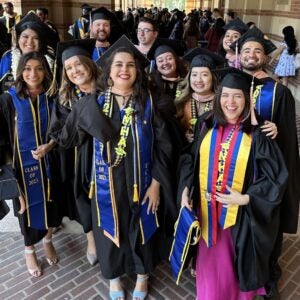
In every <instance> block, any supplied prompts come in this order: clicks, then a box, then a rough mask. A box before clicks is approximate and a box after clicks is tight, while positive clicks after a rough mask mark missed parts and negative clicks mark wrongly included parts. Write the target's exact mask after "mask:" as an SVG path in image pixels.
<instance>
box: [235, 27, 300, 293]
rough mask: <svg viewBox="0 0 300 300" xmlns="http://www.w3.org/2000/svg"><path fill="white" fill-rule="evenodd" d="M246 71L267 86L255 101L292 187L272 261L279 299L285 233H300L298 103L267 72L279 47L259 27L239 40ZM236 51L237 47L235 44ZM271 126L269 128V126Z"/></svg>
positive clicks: (272, 280) (283, 207) (286, 196)
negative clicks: (269, 58) (270, 56)
mask: <svg viewBox="0 0 300 300" xmlns="http://www.w3.org/2000/svg"><path fill="white" fill-rule="evenodd" d="M237 43H238V48H239V51H240V61H241V66H242V69H243V71H245V72H247V73H249V74H251V75H253V76H255V77H257V78H259V79H260V80H261V81H262V82H263V85H260V86H258V87H257V88H256V90H255V91H254V94H253V101H254V104H255V108H256V111H257V112H258V114H259V115H260V116H261V118H262V119H264V120H268V121H271V122H274V123H275V124H276V126H277V130H278V135H277V137H276V141H277V143H278V145H279V147H280V149H281V151H282V153H283V156H284V159H285V163H286V166H287V169H288V172H289V178H288V184H287V188H286V191H285V193H284V195H283V199H282V204H281V219H280V221H281V224H280V229H279V232H278V238H277V241H276V244H275V245H274V250H273V255H272V258H271V261H270V278H269V283H268V286H267V290H268V292H269V297H270V298H272V297H273V298H272V299H277V298H276V297H278V290H277V283H278V280H279V278H280V275H281V269H280V266H279V265H278V259H279V256H280V254H281V247H282V240H283V233H284V232H285V233H296V232H297V224H298V212H299V200H300V186H299V178H300V161H299V152H298V141H297V129H296V120H295V100H294V97H293V96H292V94H291V92H290V90H289V89H288V88H287V87H285V86H283V85H282V84H280V83H279V82H276V81H274V80H273V79H272V78H270V77H269V75H268V74H267V73H266V72H265V71H264V69H263V67H264V65H265V63H266V61H267V55H268V54H270V53H271V52H273V51H274V50H275V49H276V47H275V46H274V44H273V43H272V42H271V41H270V40H268V39H266V37H265V36H264V34H263V33H262V32H261V31H260V30H259V29H258V28H256V27H254V28H252V29H251V30H249V31H248V32H247V33H245V34H244V35H243V36H242V37H241V38H240V39H239V40H238V41H237ZM232 48H233V49H234V48H235V45H232ZM265 126H267V125H265Z"/></svg>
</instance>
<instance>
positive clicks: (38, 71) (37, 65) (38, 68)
mask: <svg viewBox="0 0 300 300" xmlns="http://www.w3.org/2000/svg"><path fill="white" fill-rule="evenodd" d="M22 77H23V80H24V81H25V82H26V84H27V87H28V89H39V88H40V87H41V86H42V83H43V80H44V78H45V71H44V68H43V65H42V63H41V62H40V61H39V60H36V59H29V60H28V61H27V62H26V64H25V67H24V70H23V72H22Z"/></svg>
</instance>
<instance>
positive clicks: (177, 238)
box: [169, 207, 201, 285]
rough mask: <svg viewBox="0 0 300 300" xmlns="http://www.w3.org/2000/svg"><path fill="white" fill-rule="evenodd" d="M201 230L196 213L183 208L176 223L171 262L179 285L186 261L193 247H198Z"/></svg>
mask: <svg viewBox="0 0 300 300" xmlns="http://www.w3.org/2000/svg"><path fill="white" fill-rule="evenodd" d="M200 235H201V229H200V224H199V221H198V218H197V216H196V213H195V211H193V210H192V211H190V210H189V209H188V208H186V207H182V208H181V210H180V212H179V217H178V219H177V221H176V223H175V232H174V240H173V244H172V248H171V253H170V256H169V260H170V263H171V268H172V272H173V276H174V278H175V280H176V284H177V285H178V283H179V280H180V276H181V273H182V270H183V268H184V264H185V260H186V257H187V254H188V251H189V248H190V246H191V245H196V244H197V243H198V241H199V239H200Z"/></svg>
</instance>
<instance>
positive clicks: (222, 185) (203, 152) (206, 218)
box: [199, 126, 252, 247]
mask: <svg viewBox="0 0 300 300" xmlns="http://www.w3.org/2000/svg"><path fill="white" fill-rule="evenodd" d="M222 135H223V127H222V126H219V127H218V128H217V127H214V128H213V129H211V130H209V131H208V133H207V134H206V136H205V137H204V139H203V141H202V144H201V147H200V172H199V182H200V192H201V229H202V236H203V239H204V240H205V242H206V244H207V246H208V247H211V246H213V245H215V244H216V241H217V226H218V223H219V225H220V226H221V227H222V228H223V229H226V228H228V227H230V226H233V225H234V224H235V222H236V217H237V213H238V205H232V206H230V207H228V208H226V207H224V206H223V205H222V204H221V203H218V202H217V201H216V192H217V191H218V192H220V193H223V194H226V193H228V191H227V190H226V185H227V186H229V187H231V188H233V189H234V190H236V191H238V192H242V188H243V184H244V178H245V173H246V167H247V163H248V158H249V153H250V149H251V141H252V136H251V135H248V134H246V133H243V132H242V130H240V129H235V130H234V131H233V132H232V137H231V139H230V141H229V142H228V143H227V149H225V151H224V148H222V147H221V142H222ZM224 152H226V153H225V155H224Z"/></svg>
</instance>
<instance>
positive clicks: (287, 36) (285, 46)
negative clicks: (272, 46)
mask: <svg viewBox="0 0 300 300" xmlns="http://www.w3.org/2000/svg"><path fill="white" fill-rule="evenodd" d="M282 33H283V41H282V42H281V44H280V46H279V47H278V49H277V50H276V51H275V53H274V55H273V57H272V59H271V61H270V64H272V62H273V60H274V59H275V58H276V57H277V56H279V55H280V57H279V61H278V64H277V66H276V68H275V71H274V74H275V75H276V76H277V77H281V81H282V84H283V85H285V86H287V85H288V80H289V77H290V76H295V74H296V69H295V62H294V59H295V54H296V52H297V48H298V42H297V40H296V37H295V33H294V28H293V27H292V26H286V27H284V28H283V29H282Z"/></svg>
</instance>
